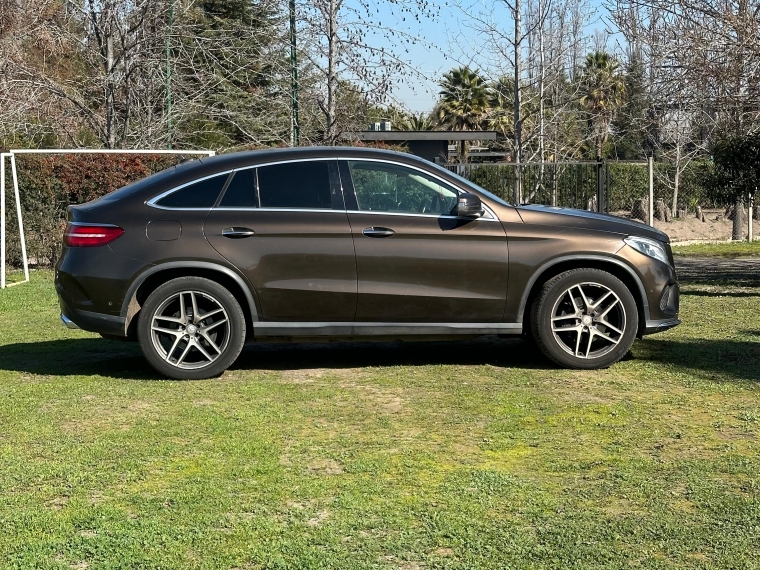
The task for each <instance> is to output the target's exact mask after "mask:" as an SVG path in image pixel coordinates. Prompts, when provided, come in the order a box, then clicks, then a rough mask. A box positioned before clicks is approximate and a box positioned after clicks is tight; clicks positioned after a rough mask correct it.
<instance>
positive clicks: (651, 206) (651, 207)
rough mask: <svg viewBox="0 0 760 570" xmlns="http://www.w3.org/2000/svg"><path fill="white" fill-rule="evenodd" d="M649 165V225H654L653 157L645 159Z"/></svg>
mask: <svg viewBox="0 0 760 570" xmlns="http://www.w3.org/2000/svg"><path fill="white" fill-rule="evenodd" d="M647 164H648V166H649V225H650V226H654V157H653V156H650V157H649V158H648V159H647Z"/></svg>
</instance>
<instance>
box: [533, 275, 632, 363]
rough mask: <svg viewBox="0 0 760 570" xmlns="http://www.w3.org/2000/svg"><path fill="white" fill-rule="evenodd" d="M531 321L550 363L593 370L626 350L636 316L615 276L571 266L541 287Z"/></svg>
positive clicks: (629, 295) (535, 335) (630, 297)
mask: <svg viewBox="0 0 760 570" xmlns="http://www.w3.org/2000/svg"><path fill="white" fill-rule="evenodd" d="M531 325H532V329H533V336H534V338H535V339H536V342H537V343H538V346H539V347H540V348H541V350H542V351H543V352H544V354H546V356H548V357H549V358H550V359H552V360H553V361H554V362H556V363H557V364H560V365H562V366H565V367H568V368H579V369H597V368H606V367H608V366H610V365H612V364H614V363H615V362H617V361H619V360H620V359H621V358H623V357H624V356H625V355H626V354H627V353H628V351H629V350H630V348H631V345H632V344H633V341H634V340H635V338H636V332H637V330H638V325H639V316H638V310H637V307H636V302H635V300H634V299H633V295H631V292H630V291H629V290H628V288H627V287H626V286H625V284H624V283H623V282H622V281H620V280H619V279H618V278H617V277H615V276H614V275H611V274H610V273H607V272H606V271H601V270H599V269H573V270H571V271H567V272H565V273H562V274H560V275H558V276H556V277H555V278H553V279H551V280H550V281H549V282H547V283H546V285H544V288H543V290H542V291H541V294H540V295H539V296H538V298H537V299H536V301H535V303H534V304H533V313H532V315H531Z"/></svg>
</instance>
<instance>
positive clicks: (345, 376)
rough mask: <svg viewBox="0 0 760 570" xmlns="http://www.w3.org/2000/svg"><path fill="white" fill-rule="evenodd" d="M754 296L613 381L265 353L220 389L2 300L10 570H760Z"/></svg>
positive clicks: (607, 376) (41, 298)
mask: <svg viewBox="0 0 760 570" xmlns="http://www.w3.org/2000/svg"><path fill="white" fill-rule="evenodd" d="M759 301H760V289H752V288H741V287H735V286H729V285H726V286H720V287H718V286H685V287H684V296H683V311H682V318H683V319H684V321H685V324H683V325H682V326H681V327H679V328H677V329H674V330H672V331H669V332H667V333H664V334H661V335H659V336H654V337H648V338H647V339H645V340H643V341H637V342H636V344H635V345H634V348H633V351H632V354H633V357H632V358H629V359H627V360H625V361H624V362H621V363H620V364H618V365H616V366H614V367H613V368H612V369H610V370H605V371H601V372H575V371H566V370H559V369H556V368H554V367H552V366H550V365H549V364H548V363H547V361H546V360H544V359H543V358H542V357H541V356H540V355H539V354H538V353H537V351H536V350H535V349H534V348H532V347H531V345H529V344H526V343H523V342H522V341H519V340H492V341H478V342H469V343H466V344H454V343H425V344H406V345H396V344H383V345H377V346H375V345H350V346H345V345H338V346H312V347H279V348H278V347H272V346H261V347H252V348H249V349H247V350H246V351H245V352H244V353H243V355H242V357H241V359H240V360H239V362H238V363H237V365H236V366H235V367H234V369H233V370H231V371H229V372H227V373H225V374H224V376H223V377H221V378H220V379H217V380H209V381H198V382H172V381H165V380H161V379H159V378H158V377H157V376H156V375H155V374H154V373H153V372H152V370H151V369H150V368H149V367H148V366H147V364H145V363H144V361H143V359H142V356H141V354H140V351H139V348H138V347H137V346H136V345H133V344H128V343H119V342H112V341H106V340H102V339H100V338H96V337H95V336H94V335H90V334H88V333H83V332H79V331H69V330H67V329H64V328H63V327H62V326H60V325H59V321H58V309H57V306H56V300H55V296H54V293H53V288H52V283H51V275H50V274H49V273H34V274H33V280H32V283H31V284H26V285H20V286H18V287H14V288H12V289H8V290H5V291H1V292H0V565H2V567H7V568H24V569H26V568H61V569H68V568H77V569H80V570H81V569H84V568H91V569H93V568H98V569H100V568H135V569H138V568H139V569H154V568H155V569H158V568H161V569H186V568H209V569H210V568H237V569H254V568H336V569H338V568H340V569H344V568H348V569H352V568H401V569H405V570H413V569H421V568H426V569H427V568H461V569H465V568H494V569H506V568H531V569H539V568H557V569H567V568H594V569H597V568H628V567H631V566H634V567H635V566H639V567H644V568H663V569H665V568H667V569H670V568H689V569H692V568H745V569H749V568H760V556H759V555H758V552H759V551H760V442H759V441H758V435H759V434H760V390H758V382H759V381H760V313H759V312H758V307H759V305H758V302H759Z"/></svg>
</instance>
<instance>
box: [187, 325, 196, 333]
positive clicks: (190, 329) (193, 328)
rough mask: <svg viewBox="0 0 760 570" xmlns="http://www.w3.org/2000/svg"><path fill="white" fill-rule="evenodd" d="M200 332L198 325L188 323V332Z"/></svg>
mask: <svg viewBox="0 0 760 570" xmlns="http://www.w3.org/2000/svg"><path fill="white" fill-rule="evenodd" d="M197 332H198V327H196V326H195V325H187V334H195V333H197Z"/></svg>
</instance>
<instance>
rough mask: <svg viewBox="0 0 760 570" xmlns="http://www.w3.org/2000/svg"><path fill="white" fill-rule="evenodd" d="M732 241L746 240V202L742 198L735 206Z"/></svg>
mask: <svg viewBox="0 0 760 570" xmlns="http://www.w3.org/2000/svg"><path fill="white" fill-rule="evenodd" d="M731 239H732V240H742V239H744V200H742V199H741V198H738V199H737V200H736V204H734V228H733V231H732V232H731Z"/></svg>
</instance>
